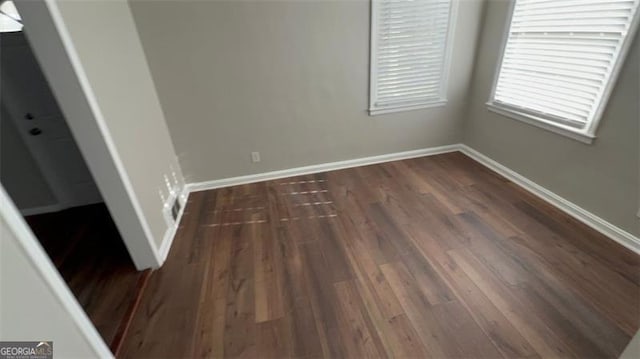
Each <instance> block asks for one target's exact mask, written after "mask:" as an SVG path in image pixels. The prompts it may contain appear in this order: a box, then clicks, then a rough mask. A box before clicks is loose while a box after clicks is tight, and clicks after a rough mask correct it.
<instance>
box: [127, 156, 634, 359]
mask: <svg viewBox="0 0 640 359" xmlns="http://www.w3.org/2000/svg"><path fill="white" fill-rule="evenodd" d="M639 283H640V256H638V255H636V254H634V253H631V252H630V251H628V250H627V249H625V248H623V247H621V246H620V245H618V244H616V243H615V242H613V241H611V240H609V239H606V238H604V237H603V236H602V235H601V234H599V233H596V232H594V231H593V230H591V229H589V228H588V227H586V226H585V225H583V224H582V223H580V222H578V221H576V220H574V219H572V218H570V217H568V216H567V215H566V214H563V213H562V212H561V211H559V210H558V209H556V208H553V207H551V206H550V205H549V204H547V203H545V202H544V201H541V200H540V199H538V198H536V197H534V196H532V195H531V194H529V193H528V192H526V191H524V190H522V189H520V188H518V187H516V186H515V185H514V184H512V183H511V182H509V181H508V180H507V179H505V178H503V177H500V176H499V175H497V174H496V173H494V172H492V171H491V170H489V169H487V168H486V167H483V166H482V165H480V164H479V163H477V162H475V161H473V160H472V159H470V158H468V157H466V156H464V155H462V154H460V153H449V154H443V155H438V156H431V157H424V158H416V159H411V160H405V161H395V162H390V163H384V164H379V165H371V166H364V167H358V168H351V169H343V170H339V171H333V172H328V173H320V174H314V175H303V176H296V177H292V178H285V179H278V180H275V181H267V182H260V183H253V184H245V185H241V186H234V187H228V188H221V189H216V190H212V191H204V192H197V193H194V194H192V195H191V197H190V199H189V202H188V204H187V207H186V209H185V215H184V217H183V221H182V223H181V224H180V227H179V231H178V233H177V235H176V238H175V241H174V248H173V249H172V250H171V253H170V254H169V257H168V259H167V262H166V263H165V265H164V266H163V268H161V269H159V270H157V271H154V272H153V273H152V275H151V277H150V279H149V283H148V286H147V289H146V291H145V294H144V295H143V296H142V298H141V300H140V304H139V310H138V311H137V313H136V314H135V315H134V318H133V320H132V323H131V329H130V331H129V332H130V334H129V335H128V336H127V337H126V338H125V339H124V342H123V345H122V351H121V353H120V356H121V357H154V358H164V357H170V358H177V357H217V358H223V357H264V358H289V357H295V358H319V357H325V358H364V357H367V358H370V357H371V358H373V357H375V358H378V357H397V358H426V357H433V358H449V357H458V358H471V357H474V358H476V357H478V358H480V357H481V358H499V357H504V358H546V357H553V358H561V357H598V358H600V357H602V358H615V357H617V356H618V355H619V354H620V353H621V352H622V350H623V349H624V347H625V346H626V344H627V343H628V341H629V340H630V338H631V335H632V334H633V333H634V332H635V331H636V330H637V329H638V327H640V307H639V306H638V305H637V304H638V303H640V286H639Z"/></svg>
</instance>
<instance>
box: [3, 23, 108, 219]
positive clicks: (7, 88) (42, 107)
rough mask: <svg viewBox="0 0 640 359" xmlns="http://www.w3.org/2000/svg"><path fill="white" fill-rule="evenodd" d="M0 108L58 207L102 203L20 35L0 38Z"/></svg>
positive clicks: (56, 105)
mask: <svg viewBox="0 0 640 359" xmlns="http://www.w3.org/2000/svg"><path fill="white" fill-rule="evenodd" d="M0 36H1V38H0V47H1V48H0V68H1V71H0V86H1V87H0V88H1V89H2V93H1V102H2V106H4V107H5V109H6V110H7V112H8V113H9V117H10V119H9V120H10V121H11V120H12V121H14V122H15V125H16V128H17V129H18V132H20V136H21V137H22V139H23V141H24V142H25V144H26V145H27V147H28V148H29V150H30V151H31V153H32V155H33V157H34V159H35V160H36V162H37V164H38V166H39V167H40V170H41V172H42V173H43V175H44V176H45V179H46V181H47V182H48V183H49V185H50V187H51V189H52V190H53V192H54V194H55V196H56V197H57V199H58V202H59V203H58V204H59V207H72V206H79V205H84V204H91V203H96V202H101V201H102V198H101V196H100V193H99V191H98V188H97V186H96V184H95V182H94V180H93V177H92V176H91V173H90V172H89V169H88V168H87V166H86V163H85V161H84V159H83V157H82V155H81V154H80V150H79V149H78V146H77V145H76V142H75V140H74V139H73V136H72V134H71V131H70V130H69V127H68V126H67V123H66V121H65V119H64V117H63V115H62V112H61V111H60V108H59V107H58V104H57V102H56V100H55V98H54V96H53V93H52V92H51V89H50V88H49V85H48V83H47V81H46V79H45V78H44V75H43V74H42V71H41V70H40V66H39V65H38V63H37V61H36V58H35V56H34V55H33V53H32V51H31V48H30V47H29V44H28V42H27V41H26V39H25V36H24V33H22V32H11V33H2V34H0Z"/></svg>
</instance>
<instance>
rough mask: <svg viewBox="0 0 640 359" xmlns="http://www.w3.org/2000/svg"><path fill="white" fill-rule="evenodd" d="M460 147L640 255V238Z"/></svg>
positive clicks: (462, 150) (486, 158) (504, 167)
mask: <svg viewBox="0 0 640 359" xmlns="http://www.w3.org/2000/svg"><path fill="white" fill-rule="evenodd" d="M459 146H460V152H462V153H464V154H465V155H467V156H469V157H471V158H473V159H474V160H476V161H478V162H480V163H481V164H483V165H484V166H486V167H488V168H490V169H492V170H493V171H495V172H497V173H499V174H500V175H502V176H504V177H505V178H507V179H509V180H510V181H512V182H513V183H515V184H517V185H518V186H520V187H522V188H524V189H525V190H527V191H529V192H531V193H532V194H534V195H536V196H537V197H539V198H541V199H543V200H544V201H546V202H548V203H549V204H551V205H553V206H555V207H557V208H559V209H560V210H562V211H563V212H565V213H566V214H568V215H570V216H571V217H573V218H575V219H577V220H578V221H580V222H582V223H584V224H586V225H587V226H589V227H591V228H593V229H595V230H596V231H598V232H600V233H602V234H604V235H605V236H607V237H609V238H611V239H612V240H614V241H616V242H618V243H619V244H621V245H623V246H625V247H626V248H628V249H630V250H632V251H634V252H635V253H638V254H640V238H638V237H636V236H634V235H633V234H631V233H629V232H627V231H625V230H623V229H622V228H619V227H617V226H615V225H613V224H611V223H609V222H607V221H606V220H604V219H602V218H600V217H598V216H597V215H595V214H593V213H591V212H589V211H587V210H586V209H584V208H582V207H580V206H578V205H576V204H575V203H573V202H570V201H568V200H567V199H565V198H563V197H560V196H559V195H557V194H555V193H553V192H551V191H549V190H548V189H546V188H544V187H542V186H540V185H539V184H537V183H535V182H533V181H532V180H530V179H528V178H526V177H524V176H523V175H521V174H519V173H517V172H515V171H513V170H511V169H510V168H508V167H506V166H504V165H502V164H500V163H498V162H496V161H494V160H493V159H491V158H489V157H487V156H485V155H483V154H482V153H480V152H478V151H476V150H474V149H473V148H471V147H469V146H467V145H464V144H461V145H459Z"/></svg>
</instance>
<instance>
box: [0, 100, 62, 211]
mask: <svg viewBox="0 0 640 359" xmlns="http://www.w3.org/2000/svg"><path fill="white" fill-rule="evenodd" d="M0 182H2V185H3V186H4V187H5V188H6V189H7V192H9V193H10V194H11V198H12V199H13V201H14V202H15V203H16V205H17V206H18V208H20V209H26V208H36V207H44V206H50V205H54V204H56V203H57V200H56V198H55V196H54V194H53V192H52V191H51V188H49V184H48V183H47V182H46V180H45V178H44V176H43V175H42V173H41V172H40V169H39V168H38V164H37V163H36V161H35V160H34V159H33V156H32V155H31V152H30V151H29V149H28V148H27V146H26V144H25V143H24V141H23V140H22V137H21V136H20V134H19V133H18V130H17V129H16V126H15V124H14V123H13V121H12V120H11V119H10V118H9V114H8V113H7V111H5V109H4V106H0Z"/></svg>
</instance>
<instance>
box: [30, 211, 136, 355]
mask: <svg viewBox="0 0 640 359" xmlns="http://www.w3.org/2000/svg"><path fill="white" fill-rule="evenodd" d="M25 219H26V221H27V223H28V224H29V226H30V227H31V229H32V231H33V232H34V234H35V235H36V237H37V238H38V241H39V242H40V243H41V244H42V246H43V248H44V249H45V251H46V252H47V254H48V255H49V257H50V258H51V260H52V261H53V263H54V265H55V266H56V268H57V269H58V271H59V272H60V274H61V275H62V277H63V278H64V280H65V281H66V282H67V285H68V286H69V288H70V289H71V291H72V292H73V294H74V295H75V297H76V299H77V300H78V302H79V303H80V305H81V306H82V307H83V309H84V310H85V312H86V313H87V315H88V316H89V318H90V319H91V321H92V322H93V324H94V325H95V326H96V328H97V329H98V332H99V333H100V335H101V336H102V338H103V339H104V341H105V343H107V345H116V346H117V345H119V344H120V340H121V338H120V337H121V336H122V333H123V332H124V330H125V329H126V325H125V324H126V318H127V312H128V311H130V308H131V307H132V304H133V303H134V301H135V298H136V296H137V294H138V292H139V290H140V287H141V286H142V284H143V283H144V279H145V275H144V272H138V271H137V270H136V268H135V267H134V265H133V262H132V261H131V258H130V257H129V253H128V252H127V249H126V247H125V246H124V242H123V241H122V238H121V237H120V234H119V233H118V230H117V228H116V226H115V224H114V223H113V221H112V219H111V216H110V214H109V211H108V210H107V208H106V207H105V205H104V204H95V205H89V206H81V207H75V208H71V209H67V210H64V211H60V212H55V213H47V214H41V215H34V216H28V217H25ZM129 315H131V313H129ZM123 322H124V323H123Z"/></svg>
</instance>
